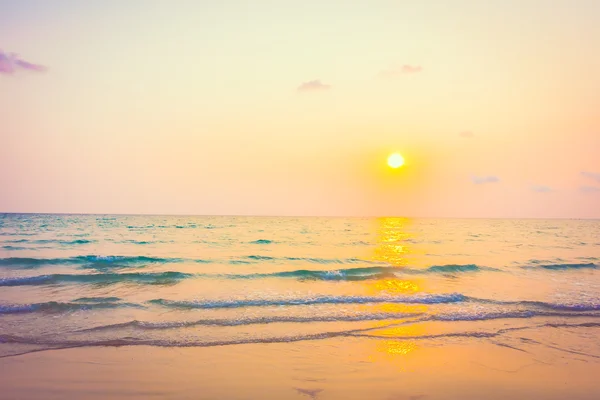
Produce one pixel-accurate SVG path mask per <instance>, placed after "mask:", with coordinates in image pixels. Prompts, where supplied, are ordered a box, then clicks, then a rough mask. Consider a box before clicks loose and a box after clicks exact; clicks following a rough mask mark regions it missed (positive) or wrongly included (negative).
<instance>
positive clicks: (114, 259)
mask: <svg viewBox="0 0 600 400" xmlns="http://www.w3.org/2000/svg"><path fill="white" fill-rule="evenodd" d="M182 261H183V259H180V258H159V257H148V256H98V255H87V256H75V257H66V258H60V257H59V258H27V257H8V258H0V266H5V267H11V268H12V267H17V268H38V267H42V266H45V265H110V264H118V265H134V264H166V263H178V262H182ZM194 261H195V262H202V261H203V260H194Z"/></svg>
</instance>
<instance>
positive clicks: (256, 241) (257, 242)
mask: <svg viewBox="0 0 600 400" xmlns="http://www.w3.org/2000/svg"><path fill="white" fill-rule="evenodd" d="M249 243H250V244H272V243H275V242H274V241H272V240H268V239H258V240H253V241H251V242H249Z"/></svg>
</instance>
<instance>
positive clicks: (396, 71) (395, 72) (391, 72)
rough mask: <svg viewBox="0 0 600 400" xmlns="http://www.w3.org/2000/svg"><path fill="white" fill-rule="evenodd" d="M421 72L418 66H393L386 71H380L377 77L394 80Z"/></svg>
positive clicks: (421, 69)
mask: <svg viewBox="0 0 600 400" xmlns="http://www.w3.org/2000/svg"><path fill="white" fill-rule="evenodd" d="M422 71H423V67H421V66H420V65H408V64H404V65H400V66H395V67H391V68H388V69H384V70H383V71H380V72H379V77H380V78H385V79H390V78H396V77H398V76H400V75H406V74H417V73H419V72H422Z"/></svg>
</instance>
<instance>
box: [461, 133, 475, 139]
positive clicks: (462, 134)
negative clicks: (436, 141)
mask: <svg viewBox="0 0 600 400" xmlns="http://www.w3.org/2000/svg"><path fill="white" fill-rule="evenodd" d="M458 136H460V137H464V138H467V139H470V138H472V137H473V136H475V134H474V133H473V132H471V131H462V132H459V134H458Z"/></svg>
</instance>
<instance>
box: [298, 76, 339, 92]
mask: <svg viewBox="0 0 600 400" xmlns="http://www.w3.org/2000/svg"><path fill="white" fill-rule="evenodd" d="M328 89H331V85H326V84H324V83H323V82H321V81H320V80H318V79H316V80H313V81H308V82H304V83H302V84H301V85H300V86H298V91H299V92H316V91H322V90H328Z"/></svg>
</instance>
